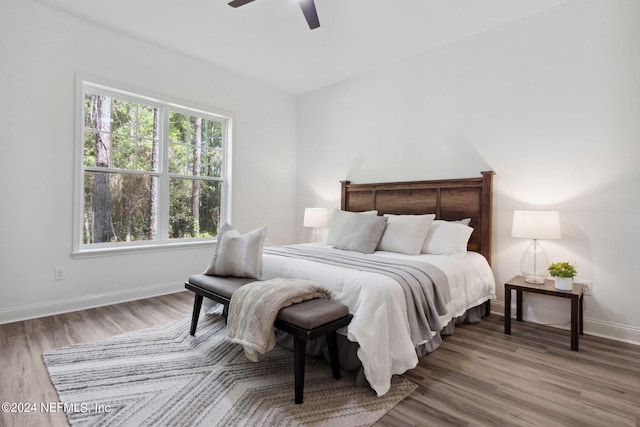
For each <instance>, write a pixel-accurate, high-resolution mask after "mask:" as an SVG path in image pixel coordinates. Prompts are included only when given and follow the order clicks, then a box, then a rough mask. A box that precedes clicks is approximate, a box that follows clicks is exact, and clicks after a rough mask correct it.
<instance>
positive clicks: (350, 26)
mask: <svg viewBox="0 0 640 427" xmlns="http://www.w3.org/2000/svg"><path fill="white" fill-rule="evenodd" d="M37 1H39V2H40V3H43V4H46V5H50V6H53V7H55V8H58V9H61V10H64V11H67V12H69V13H71V14H73V15H75V16H78V17H81V18H83V19H86V20H89V21H91V22H94V23H98V24H101V25H104V26H106V27H108V28H111V29H114V30H116V31H119V32H121V33H125V34H128V35H131V36H134V37H137V38H140V39H143V40H146V41H149V42H152V43H154V44H156V45H160V46H163V47H166V48H169V49H171V50H174V51H179V52H182V53H183V54H185V55H188V56H191V57H194V58H198V59H200V60H202V61H205V62H207V63H209V64H213V65H216V66H219V67H223V68H226V69H228V70H231V71H234V72H236V73H238V74H241V75H244V76H247V77H250V78H252V79H255V80H258V81H261V82H264V83H266V84H268V85H270V86H273V87H276V88H279V89H282V90H284V91H287V92H289V93H292V94H301V93H305V92H309V91H312V90H315V89H318V88H321V87H324V86H327V85H330V84H332V83H335V82H338V81H340V80H344V79H347V78H350V77H353V76H356V75H359V74H362V73H366V72H368V71H371V70H374V69H376V68H380V67H382V66H384V65H385V64H390V63H394V62H398V61H400V60H402V59H404V58H407V57H410V56H414V55H417V54H419V53H422V52H425V51H428V50H430V49H433V48H436V47H439V46H443V45H445V44H448V43H451V42H453V41H456V40H459V39H462V38H465V37H469V36H472V35H474V34H477V33H480V32H483V31H486V30H488V29H491V28H495V27H498V26H501V25H504V24H506V23H509V22H513V21H515V20H518V19H521V18H524V17H526V16H529V15H532V14H535V13H538V12H541V11H543V10H545V9H549V8H552V7H556V6H558V5H560V4H563V3H566V2H568V1H570V0H315V2H316V8H317V10H318V16H319V18H320V24H321V26H320V28H317V29H315V30H309V28H308V26H307V23H306V21H305V19H304V16H303V15H302V12H301V11H300V8H299V6H298V4H297V1H296V0H255V1H254V2H253V3H250V4H247V5H245V6H243V7H240V8H237V9H234V8H232V7H230V6H228V5H227V1H228V0H37Z"/></svg>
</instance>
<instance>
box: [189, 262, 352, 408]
mask: <svg viewBox="0 0 640 427" xmlns="http://www.w3.org/2000/svg"><path fill="white" fill-rule="evenodd" d="M254 281H255V279H248V278H240V277H220V276H207V275H205V274H196V275H194V276H191V277H189V280H188V281H187V282H186V283H185V288H187V289H189V290H190V291H193V292H195V294H196V296H195V300H194V303H193V315H192V317H191V332H190V333H191V335H195V332H196V328H197V326H198V318H199V316H200V309H201V308H202V300H203V298H204V297H207V298H210V299H212V300H214V301H217V302H219V303H221V304H222V305H223V306H224V308H223V312H222V313H223V315H224V317H225V320H226V318H227V315H228V312H229V302H230V301H231V296H232V295H233V293H234V292H235V290H237V289H238V288H240V287H241V286H242V285H245V284H247V283H249V282H254ZM352 317H353V316H352V315H351V314H349V310H348V308H347V306H346V305H344V304H342V303H340V302H338V301H334V300H329V299H325V298H316V299H312V300H307V301H303V302H301V303H298V304H293V305H291V306H289V307H285V308H283V309H282V310H280V312H279V313H278V317H277V319H276V320H275V322H274V326H275V327H276V328H278V329H280V330H281V331H284V332H287V333H289V334H291V335H293V345H294V349H293V360H294V363H293V365H294V374H295V402H296V403H302V401H303V390H304V369H305V356H306V348H307V341H310V340H313V339H315V338H318V337H321V336H325V337H326V340H327V346H328V347H329V359H330V361H331V370H332V371H333V378H335V379H337V380H338V379H340V361H339V359H338V341H337V335H336V331H337V330H338V329H340V328H342V327H343V326H346V325H348V324H349V322H351V318H352Z"/></svg>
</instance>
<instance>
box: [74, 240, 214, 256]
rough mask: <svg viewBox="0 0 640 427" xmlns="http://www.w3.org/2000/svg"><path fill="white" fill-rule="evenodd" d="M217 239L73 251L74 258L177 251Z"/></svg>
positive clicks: (202, 245) (210, 242)
mask: <svg viewBox="0 0 640 427" xmlns="http://www.w3.org/2000/svg"><path fill="white" fill-rule="evenodd" d="M216 242H217V240H215V239H207V240H197V241H184V240H183V241H177V242H171V243H150V244H141V245H129V246H115V247H114V246H112V247H100V248H83V249H79V250H75V251H73V252H72V253H71V257H72V258H74V259H82V258H95V257H103V256H115V255H127V254H135V253H147V252H162V251H175V250H182V249H197V248H201V247H211V246H215V244H216Z"/></svg>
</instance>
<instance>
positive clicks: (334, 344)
mask: <svg viewBox="0 0 640 427" xmlns="http://www.w3.org/2000/svg"><path fill="white" fill-rule="evenodd" d="M327 347H329V360H330V361H331V370H332V371H333V378H335V379H337V380H339V379H340V358H339V357H338V334H336V333H335V332H329V333H328V334H327Z"/></svg>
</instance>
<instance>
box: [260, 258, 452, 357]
mask: <svg viewBox="0 0 640 427" xmlns="http://www.w3.org/2000/svg"><path fill="white" fill-rule="evenodd" d="M264 253H265V254H270V255H277V256H285V257H291V258H301V259H306V260H309V261H315V262H320V263H325V264H330V265H336V266H340V267H344V268H351V269H355V270H361V271H367V272H373V273H379V274H384V275H386V276H388V277H391V278H393V279H394V280H396V281H397V282H398V283H399V284H400V286H402V290H403V292H404V295H405V299H406V301H407V316H408V320H409V329H410V332H411V339H412V341H413V343H414V345H416V346H417V345H419V344H422V343H424V342H425V337H432V336H433V335H434V334H435V333H436V332H438V331H440V330H441V329H442V328H443V327H444V325H442V323H441V322H440V317H439V316H442V315H444V314H446V313H447V308H446V303H447V302H449V300H450V299H451V294H450V291H449V281H448V279H447V276H446V274H445V273H444V272H443V271H442V270H440V269H439V268H438V267H436V266H434V265H432V264H429V263H426V262H422V261H411V260H404V259H396V258H387V257H381V256H375V255H368V254H361V253H359V252H347V251H336V250H333V249H325V248H311V247H310V248H301V247H288V246H282V247H270V248H265V249H264Z"/></svg>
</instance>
